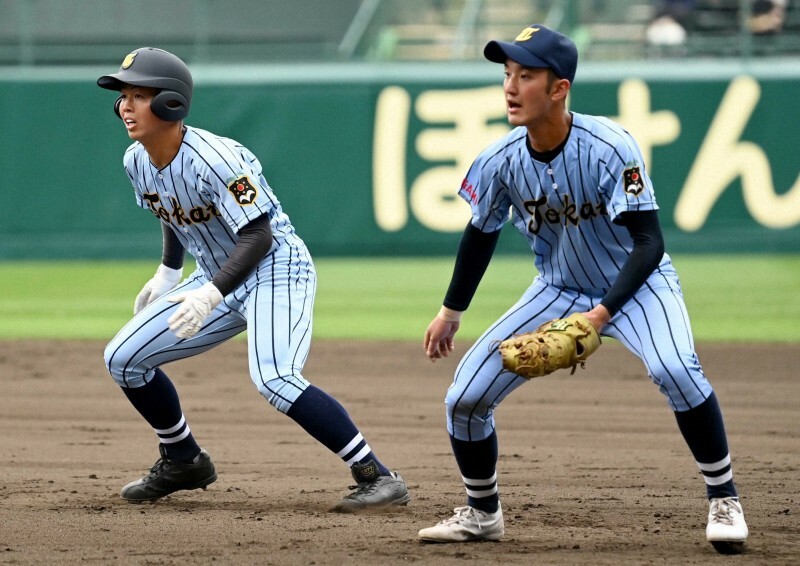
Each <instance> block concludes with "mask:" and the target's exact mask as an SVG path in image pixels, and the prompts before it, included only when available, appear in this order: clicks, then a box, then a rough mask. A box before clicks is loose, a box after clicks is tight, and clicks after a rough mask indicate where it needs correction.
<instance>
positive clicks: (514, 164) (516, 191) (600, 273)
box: [459, 113, 670, 296]
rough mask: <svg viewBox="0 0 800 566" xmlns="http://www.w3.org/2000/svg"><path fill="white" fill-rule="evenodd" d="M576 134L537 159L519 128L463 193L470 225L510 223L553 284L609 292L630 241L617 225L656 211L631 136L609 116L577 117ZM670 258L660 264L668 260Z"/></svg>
mask: <svg viewBox="0 0 800 566" xmlns="http://www.w3.org/2000/svg"><path fill="white" fill-rule="evenodd" d="M572 120H573V121H572V129H571V131H570V135H569V137H568V138H567V142H566V145H565V146H564V148H563V150H562V151H558V152H552V153H554V154H555V155H553V156H552V159H551V160H544V161H543V160H542V159H541V157H542V156H538V157H534V156H533V155H532V153H531V149H530V145H529V142H528V136H527V129H526V128H525V127H518V128H515V129H514V130H512V131H511V132H509V134H508V135H506V136H505V137H503V138H501V139H500V140H499V141H498V142H496V143H494V144H492V145H491V146H489V147H488V148H487V149H485V150H484V151H483V152H482V153H481V154H480V155H479V156H478V157H477V159H476V160H475V161H474V163H473V165H472V167H471V168H470V170H469V172H468V173H467V177H466V178H465V179H464V182H463V183H462V186H461V190H460V191H459V194H460V195H461V197H462V198H464V199H465V200H466V201H467V202H468V203H469V204H470V206H471V208H472V224H473V225H474V226H475V227H477V228H479V229H480V230H482V231H484V232H494V231H496V230H499V229H500V228H501V227H502V225H503V224H504V223H505V222H507V221H508V220H509V218H510V219H511V221H512V223H513V224H514V226H515V227H516V228H517V229H518V230H519V232H520V233H521V234H522V235H523V237H525V238H526V240H527V241H528V244H529V245H530V247H531V249H532V250H533V252H534V254H535V256H536V268H537V270H538V271H539V274H540V275H541V276H542V277H543V278H544V279H545V281H547V282H548V283H550V284H552V285H557V286H560V287H567V288H570V289H575V290H580V291H582V292H584V293H588V294H591V295H593V296H599V295H602V294H604V292H605V291H606V290H608V288H609V287H610V286H611V284H612V283H613V282H614V280H615V279H616V277H617V274H618V273H619V270H620V268H621V267H622V265H623V264H624V263H625V260H626V259H627V257H628V255H629V254H630V251H631V249H632V248H633V242H632V240H631V237H630V234H629V233H628V231H627V230H626V229H625V228H624V227H623V226H619V225H617V224H615V223H614V219H615V218H616V217H617V216H618V215H619V214H620V213H622V212H625V211H632V210H655V209H657V208H658V205H657V204H656V200H655V195H654V192H653V184H652V182H651V181H650V179H649V177H648V176H647V174H646V173H645V170H644V164H643V160H642V156H641V153H640V151H639V148H638V146H637V144H636V143H635V142H634V140H633V139H632V138H631V136H630V135H629V134H628V133H627V132H626V131H625V130H623V129H622V128H621V127H620V126H619V125H617V124H615V123H613V122H611V121H610V120H608V119H606V118H600V117H594V116H587V115H583V114H577V113H572ZM669 261H670V260H669V257H668V256H667V255H666V254H665V255H664V258H663V259H662V266H666V265H667V264H668V263H669Z"/></svg>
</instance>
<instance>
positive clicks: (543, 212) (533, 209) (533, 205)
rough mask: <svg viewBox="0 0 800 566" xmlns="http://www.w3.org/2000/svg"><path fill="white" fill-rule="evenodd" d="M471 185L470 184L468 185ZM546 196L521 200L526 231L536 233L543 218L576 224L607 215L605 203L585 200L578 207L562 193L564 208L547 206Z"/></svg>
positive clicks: (552, 222) (566, 224)
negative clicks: (527, 215) (527, 219)
mask: <svg viewBox="0 0 800 566" xmlns="http://www.w3.org/2000/svg"><path fill="white" fill-rule="evenodd" d="M470 187H471V185H470ZM546 204H547V197H546V196H543V197H540V198H538V199H534V200H526V201H524V202H523V205H524V206H525V210H526V211H528V213H529V214H530V215H531V219H530V221H529V222H528V231H529V232H530V233H532V234H538V233H539V230H540V229H541V227H542V221H543V220H544V221H545V222H547V223H548V224H563V225H564V226H569V225H570V224H571V225H573V226H577V225H578V224H580V222H581V220H588V219H590V218H595V217H597V216H608V209H607V208H606V203H604V202H603V201H600V202H598V203H594V204H593V203H591V202H585V203H583V204H582V205H581V207H580V209H578V205H577V204H575V203H574V202H570V196H569V195H564V208H558V209H557V208H549V207H547V206H546Z"/></svg>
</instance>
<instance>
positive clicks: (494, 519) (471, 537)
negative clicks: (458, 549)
mask: <svg viewBox="0 0 800 566" xmlns="http://www.w3.org/2000/svg"><path fill="white" fill-rule="evenodd" d="M454 511H455V514H454V515H453V516H452V517H450V518H449V519H445V520H444V521H442V522H441V523H439V524H438V525H436V526H433V527H428V528H427V529H422V530H420V531H419V535H418V536H419V538H420V540H422V541H424V542H472V541H481V540H500V539H501V538H503V533H504V532H505V525H504V523H503V510H502V508H500V507H499V506H498V508H497V511H496V512H495V513H487V512H486V511H481V510H480V509H475V508H474V507H457V508H456V509H455V510H454Z"/></svg>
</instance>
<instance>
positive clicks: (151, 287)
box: [133, 264, 183, 314]
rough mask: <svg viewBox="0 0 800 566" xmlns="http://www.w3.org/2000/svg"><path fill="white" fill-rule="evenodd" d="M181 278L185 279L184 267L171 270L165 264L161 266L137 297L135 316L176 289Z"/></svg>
mask: <svg viewBox="0 0 800 566" xmlns="http://www.w3.org/2000/svg"><path fill="white" fill-rule="evenodd" d="M181 277H183V268H182V267H181V268H179V269H171V268H169V267H167V266H166V265H164V264H161V265H159V266H158V269H157V270H156V274H155V275H154V276H153V278H152V279H150V281H148V282H147V283H145V284H144V287H142V290H141V291H139V294H138V295H136V301H135V302H134V303H133V314H138V313H139V311H140V310H142V309H143V308H144V307H146V306H147V305H149V304H150V303H152V302H153V301H155V300H156V299H157V298H159V297H160V296H161V295H163V294H164V293H166V292H168V291H171V290H172V289H174V288H175V286H176V285H177V284H178V283H180V281H181Z"/></svg>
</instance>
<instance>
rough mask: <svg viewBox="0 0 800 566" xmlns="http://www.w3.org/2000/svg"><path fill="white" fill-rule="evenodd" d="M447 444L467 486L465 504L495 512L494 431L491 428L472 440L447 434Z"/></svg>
mask: <svg viewBox="0 0 800 566" xmlns="http://www.w3.org/2000/svg"><path fill="white" fill-rule="evenodd" d="M450 444H451V445H452V447H453V455H454V456H455V457H456V462H458V468H459V470H461V477H462V479H463V480H464V487H465V488H466V490H467V505H469V506H470V507H474V508H475V509H480V510H481V511H486V512H487V513H496V512H497V509H498V508H499V505H500V494H499V493H498V491H497V456H498V447H497V433H496V432H495V431H492V434H490V435H489V436H488V437H487V438H485V439H484V440H478V441H476V442H468V441H465V440H457V439H456V438H455V437H453V436H450Z"/></svg>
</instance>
